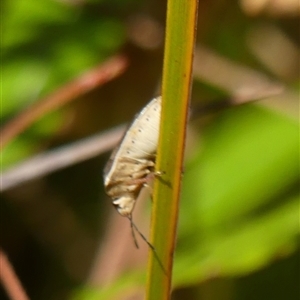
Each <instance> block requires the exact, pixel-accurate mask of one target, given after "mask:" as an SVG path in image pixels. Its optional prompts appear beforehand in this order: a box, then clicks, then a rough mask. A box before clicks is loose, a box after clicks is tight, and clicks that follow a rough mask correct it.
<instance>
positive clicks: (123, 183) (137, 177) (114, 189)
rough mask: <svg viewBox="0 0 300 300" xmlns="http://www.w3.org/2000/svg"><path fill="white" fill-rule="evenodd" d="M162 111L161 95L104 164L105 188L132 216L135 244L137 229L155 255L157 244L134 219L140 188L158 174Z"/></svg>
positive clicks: (139, 116) (121, 210) (120, 209)
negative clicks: (143, 232) (156, 160)
mask: <svg viewBox="0 0 300 300" xmlns="http://www.w3.org/2000/svg"><path fill="white" fill-rule="evenodd" d="M160 112H161V97H157V98H154V99H152V100H151V101H150V102H149V103H148V104H147V105H146V106H145V107H144V108H143V109H142V111H141V112H140V113H139V114H137V115H136V116H135V118H134V120H133V122H132V123H131V125H130V126H129V128H128V129H127V131H126V132H125V134H124V136H123V138H122V140H121V142H120V144H119V146H118V147H117V148H116V149H115V150H114V151H113V152H112V155H111V157H110V158H109V161H108V162H107V164H106V166H105V168H104V186H105V191H106V193H107V195H108V196H110V197H111V198H112V203H113V205H114V206H115V207H116V209H117V211H118V212H119V213H120V214H121V215H122V216H124V217H127V218H128V219H129V221H130V224H131V229H132V235H133V238H134V242H135V245H136V246H137V247H138V244H137V242H136V239H135V235H134V229H135V230H136V231H137V232H138V233H139V235H140V236H141V237H142V239H143V240H144V241H145V242H146V243H147V244H148V246H149V247H150V248H151V249H152V250H153V251H154V254H155V256H156V257H157V254H156V251H155V249H154V247H153V246H152V245H151V244H150V242H148V240H147V239H146V237H145V236H144V235H143V234H142V233H141V232H140V231H139V230H138V228H137V226H136V225H135V224H134V223H133V221H132V212H133V209H134V205H135V203H136V199H137V197H138V195H139V194H140V191H141V189H142V188H143V187H144V186H145V185H147V183H148V182H149V178H150V177H153V175H155V174H156V173H155V171H154V167H155V156H156V150H157V144H158V138H159V126H160ZM157 258H158V257H157ZM158 260H159V259H158ZM159 262H160V261H159ZM160 264H161V263H160ZM161 266H162V264H161Z"/></svg>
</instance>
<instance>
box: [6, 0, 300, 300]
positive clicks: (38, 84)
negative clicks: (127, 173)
mask: <svg viewBox="0 0 300 300" xmlns="http://www.w3.org/2000/svg"><path fill="white" fill-rule="evenodd" d="M1 6H2V9H1V20H2V41H1V42H2V43H1V46H2V51H1V55H2V60H1V62H2V66H1V68H2V70H1V71H2V77H1V78H2V99H1V124H2V125H3V124H5V123H6V122H8V121H9V120H11V119H12V118H13V117H15V116H17V114H18V113H19V112H21V111H23V110H24V109H26V108H28V107H30V105H32V104H34V103H35V102H38V101H39V99H41V98H43V97H44V96H46V95H48V94H50V93H52V92H54V91H55V90H56V89H58V88H59V87H61V86H63V85H64V84H66V83H68V82H69V81H70V80H72V79H74V78H76V77H78V76H80V75H81V74H82V73H84V72H85V71H87V70H89V69H91V68H93V67H95V66H96V65H99V64H100V63H101V62H103V61H105V60H106V59H108V58H110V57H111V56H113V55H115V54H119V53H122V54H124V55H126V56H127V57H128V59H129V66H128V68H127V69H126V71H125V73H124V74H122V75H121V76H120V77H118V78H117V79H115V80H113V81H111V82H109V83H107V84H105V85H103V86H102V87H99V88H97V89H95V90H93V91H91V92H89V93H87V94H84V95H81V96H80V97H79V98H78V99H74V101H73V102H72V103H70V104H68V105H66V106H64V107H63V108H62V109H58V110H56V111H53V112H51V113H50V114H47V115H45V116H43V118H41V120H39V121H37V122H36V123H35V124H34V125H33V126H31V127H30V128H29V129H28V130H26V131H25V132H23V133H22V134H20V135H19V136H18V137H17V138H15V139H14V140H13V141H12V142H11V143H9V144H8V145H7V146H6V147H5V148H4V149H3V150H2V155H1V166H2V172H3V173H4V174H5V172H6V170H9V168H11V167H12V166H13V165H17V164H18V162H20V161H22V160H24V159H26V158H30V157H31V156H34V155H35V154H38V153H43V152H45V151H47V150H49V149H56V148H58V147H60V146H62V145H68V144H69V143H71V142H73V141H76V140H79V139H81V138H84V137H86V136H89V135H91V134H93V133H97V132H101V131H103V130H106V129H108V128H112V127H113V126H116V125H119V124H121V123H123V122H128V121H130V119H131V118H132V117H133V115H134V114H135V113H136V112H138V111H139V110H140V109H141V107H143V105H145V103H147V101H149V99H151V97H153V95H156V94H157V93H158V90H159V84H160V80H161V75H162V62H163V38H164V25H165V15H166V1H158V0H154V1H148V0H144V1H137V0H127V1H126V0H125V1H124V0H123V1H120V0H110V1H106V0H99V1H97V0H90V1H88V0H86V1H84V0H73V1H72V0H64V1H63V0H61V1H58V0H56V1H54V0H42V1H40V0H27V1H21V0H11V1H8V0H4V1H2V2H1ZM298 25H299V3H298V1H285V0H281V1H278V0H277V1H269V2H266V1H251V0H240V1H222V0H218V1H208V0H205V1H199V21H198V33H197V40H198V42H197V45H196V52H197V53H199V51H200V50H201V49H202V52H201V51H200V53H201V55H200V58H199V62H197V63H196V64H195V79H194V85H193V93H192V111H193V107H196V108H197V107H199V106H200V107H202V106H203V105H209V104H212V103H219V102H220V101H222V99H228V98H233V97H237V94H238V92H237V90H239V88H240V86H239V85H240V83H239V82H237V83H236V85H235V84H234V83H235V82H234V80H235V79H234V78H236V77H238V78H244V77H245V80H244V81H243V83H244V84H245V86H246V88H247V89H251V88H253V86H255V84H257V83H261V82H264V81H265V80H266V78H267V81H268V82H271V83H274V84H276V85H280V86H284V87H285V90H284V93H283V94H281V95H280V96H276V97H264V96H263V95H264V92H262V96H261V95H260V94H259V93H258V94H259V95H258V96H257V98H261V100H260V101H257V102H255V103H248V104H244V105H241V106H236V107H231V108H228V109H226V110H221V111H217V112H214V111H213V109H212V110H210V112H207V113H205V114H204V115H203V113H202V115H201V116H200V115H197V114H195V116H194V117H193V118H192V120H191V124H190V129H189V134H188V143H187V155H186V166H185V170H184V177H183V192H182V199H181V210H180V222H179V226H178V243H177V250H176V254H175V269H174V292H173V299H174V300H177V299H203V300H215V299H218V300H219V299H222V300H223V299H225V300H227V299H228V300H231V299H234V300H241V299H243V300H254V299H255V300H263V299H264V300H265V299H274V300H279V299H280V300H281V299H298V297H299V286H298V285H299V273H300V272H299V267H300V266H299V125H298V118H297V116H298V111H299V26H298ZM178 46H180V45H178ZM203 49H205V50H203ZM218 59H221V61H223V62H225V65H222V68H221V65H220V64H219V60H218ZM237 68H238V70H237ZM199 70H200V71H199ZM253 70H255V72H254V71H253ZM252 71H253V72H254V73H253V72H252ZM237 74H238V75H237ZM243 76H244V77H243ZM216 78H218V80H219V81H218V80H217V81H216ZM249 78H250V79H251V80H250V79H249ZM248 79H249V80H248ZM220 82H221V83H220ZM253 82H254V83H255V84H254V83H253ZM245 86H243V89H245ZM263 87H265V85H263ZM239 91H240V90H239ZM238 95H240V94H238ZM243 95H244V94H243ZM255 96H256V94H255ZM237 98H238V97H237ZM254 98H255V97H254ZM266 98H268V99H266ZM249 100H251V97H249ZM212 107H213V106H212ZM200 110H201V109H200ZM174 117H176V116H174ZM108 155H109V154H108V153H104V154H103V155H100V156H97V157H94V158H92V159H89V160H87V161H85V162H81V163H78V164H76V165H73V166H71V167H68V168H65V169H63V170H59V171H56V172H53V173H51V174H49V175H47V176H44V177H42V178H38V179H35V180H32V181H30V182H25V183H23V184H20V185H18V186H16V187H14V188H11V189H8V190H6V191H5V192H3V193H2V194H1V247H2V249H3V251H5V253H6V254H7V256H8V257H9V259H10V261H11V263H12V265H13V266H14V268H15V270H16V272H17V274H18V276H19V279H20V281H21V282H22V283H23V285H24V287H25V289H26V291H27V292H28V295H29V296H30V299H45V300H54V299H133V297H136V298H134V299H142V296H141V295H142V292H143V287H144V280H145V269H146V268H145V264H146V261H145V259H146V254H147V247H145V245H141V249H140V250H136V249H135V248H134V246H133V242H132V239H131V236H130V232H129V230H127V229H128V227H129V224H128V222H126V221H127V220H123V218H122V217H121V216H119V215H118V214H117V212H116V211H115V210H114V209H113V207H112V206H111V204H110V200H109V199H108V198H107V197H106V196H105V193H104V190H103V183H102V170H103V167H104V164H105V162H106V161H107V159H108ZM148 202H150V201H144V202H141V203H142V205H143V206H146V207H141V209H139V208H137V211H136V213H135V220H136V223H138V225H139V227H140V229H141V230H142V231H143V232H147V230H148V227H149V218H150V216H149V211H150V205H151V204H150V203H148ZM116 222H118V223H116ZM124 230H125V231H124ZM126 230H127V231H126ZM162 230H163V229H162ZM141 244H142V242H141ZM0 298H1V299H8V298H7V296H6V293H5V292H4V290H3V288H1V294H0Z"/></svg>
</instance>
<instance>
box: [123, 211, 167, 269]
mask: <svg viewBox="0 0 300 300" xmlns="http://www.w3.org/2000/svg"><path fill="white" fill-rule="evenodd" d="M128 219H129V221H130V226H131V229H132V235H133V239H134V243H135V245H136V246H137V248H138V244H137V241H136V238H135V234H134V229H135V230H136V231H137V233H138V234H139V235H140V237H141V238H142V239H143V240H144V241H145V242H146V243H147V245H148V247H149V248H150V249H151V250H152V251H153V254H154V256H155V258H156V260H157V262H158V263H159V265H160V267H161V269H162V270H163V272H164V273H165V274H166V275H167V271H166V269H165V268H164V266H163V264H162V262H161V260H160V259H159V256H158V254H157V252H156V250H155V248H154V246H153V245H152V244H151V243H150V242H149V241H148V240H147V238H146V237H145V236H144V235H143V234H142V232H141V231H140V230H139V229H138V227H137V226H136V225H135V224H134V223H133V221H132V216H128Z"/></svg>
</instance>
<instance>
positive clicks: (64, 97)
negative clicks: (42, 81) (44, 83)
mask: <svg viewBox="0 0 300 300" xmlns="http://www.w3.org/2000/svg"><path fill="white" fill-rule="evenodd" d="M127 64H128V62H127V59H126V58H125V57H124V56H115V57H113V58H111V59H109V60H107V61H106V62H105V63H103V64H101V65H100V66H98V67H96V68H95V69H92V70H89V71H88V72H87V73H85V74H83V75H82V76H80V77H78V78H76V79H75V80H73V81H71V82H70V83H68V84H66V85H65V86H63V87H62V88H60V89H58V90H56V91H55V92H54V93H53V94H51V95H49V96H47V97H45V98H44V99H42V100H40V101H38V102H37V103H36V104H34V105H33V106H31V107H29V108H28V109H26V110H25V111H23V112H21V113H20V114H19V115H17V116H16V117H15V118H14V119H12V120H11V121H9V122H8V123H7V124H6V125H4V127H3V129H2V130H1V132H0V135H1V145H0V148H3V147H4V146H5V145H6V144H7V143H8V142H10V141H11V140H12V139H13V138H14V137H16V136H17V135H18V134H20V133H21V132H23V131H24V130H25V129H27V128H28V127H29V126H30V125H31V124H32V123H34V122H35V121H37V120H38V119H40V118H41V117H42V116H43V115H45V114H46V113H49V112H51V111H53V110H55V109H57V108H59V107H61V106H63V105H65V104H66V103H68V102H71V101H73V100H75V99H77V98H78V97H79V96H80V95H83V94H85V93H87V92H89V91H91V90H93V89H95V88H96V87H98V86H100V85H102V84H104V83H106V82H108V81H110V80H112V79H114V78H116V77H117V76H119V75H120V74H121V73H123V72H124V70H125V68H126V66H127Z"/></svg>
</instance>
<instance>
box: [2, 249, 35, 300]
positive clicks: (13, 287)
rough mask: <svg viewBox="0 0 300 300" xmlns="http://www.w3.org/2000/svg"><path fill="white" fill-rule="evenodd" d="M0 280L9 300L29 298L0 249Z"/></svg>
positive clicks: (26, 299)
mask: <svg viewBox="0 0 300 300" xmlns="http://www.w3.org/2000/svg"><path fill="white" fill-rule="evenodd" d="M0 268H1V272H0V280H1V282H2V285H3V287H4V289H5V290H6V292H7V294H8V296H9V298H10V299H11V300H29V298H28V296H27V294H26V292H25V290H24V288H23V287H22V284H21V282H20V280H19V279H18V277H17V275H16V273H15V271H14V270H13V267H12V265H11V263H10V262H9V260H8V258H7V256H6V255H5V253H4V252H3V251H2V249H0Z"/></svg>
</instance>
